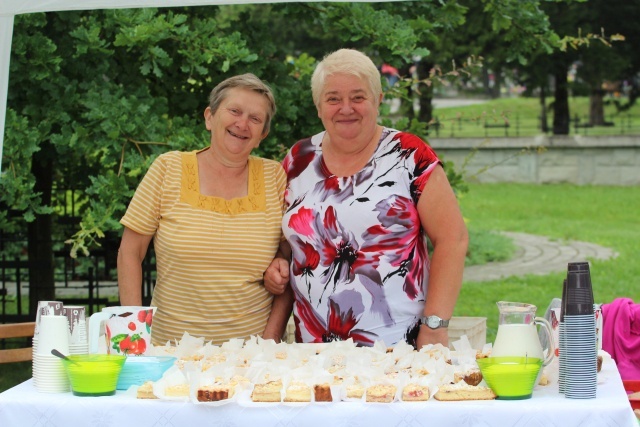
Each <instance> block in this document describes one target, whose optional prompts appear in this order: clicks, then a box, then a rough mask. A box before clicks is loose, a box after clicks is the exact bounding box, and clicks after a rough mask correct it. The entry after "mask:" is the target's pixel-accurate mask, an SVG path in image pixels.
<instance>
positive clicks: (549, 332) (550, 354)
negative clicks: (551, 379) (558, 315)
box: [535, 317, 556, 366]
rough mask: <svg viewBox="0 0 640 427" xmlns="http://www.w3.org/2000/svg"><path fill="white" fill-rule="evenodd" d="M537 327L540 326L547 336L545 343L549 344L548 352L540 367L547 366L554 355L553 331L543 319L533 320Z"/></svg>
mask: <svg viewBox="0 0 640 427" xmlns="http://www.w3.org/2000/svg"><path fill="white" fill-rule="evenodd" d="M535 321H536V323H537V324H538V325H542V327H543V329H544V330H545V333H546V334H547V342H548V343H549V351H548V352H547V357H545V359H544V361H543V362H542V366H547V365H548V364H549V363H551V361H552V360H553V356H555V354H556V343H555V341H554V340H553V329H551V324H550V323H549V321H548V320H547V319H545V318H544V317H536V319H535Z"/></svg>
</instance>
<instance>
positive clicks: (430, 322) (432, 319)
mask: <svg viewBox="0 0 640 427" xmlns="http://www.w3.org/2000/svg"><path fill="white" fill-rule="evenodd" d="M427 326H428V327H430V328H437V327H438V326H440V319H439V318H438V317H437V316H429V317H427Z"/></svg>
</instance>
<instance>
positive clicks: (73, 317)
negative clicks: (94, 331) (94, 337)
mask: <svg viewBox="0 0 640 427" xmlns="http://www.w3.org/2000/svg"><path fill="white" fill-rule="evenodd" d="M85 313H86V308H85V306H83V305H65V306H64V315H65V316H66V317H67V320H68V322H69V354H87V353H89V340H88V337H87V318H86V314H85Z"/></svg>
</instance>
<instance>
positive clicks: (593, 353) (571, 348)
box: [560, 263, 598, 399]
mask: <svg viewBox="0 0 640 427" xmlns="http://www.w3.org/2000/svg"><path fill="white" fill-rule="evenodd" d="M566 283H567V284H566V292H564V294H565V301H563V304H562V307H563V310H564V315H562V313H561V318H562V319H563V323H564V334H563V335H564V337H563V338H562V341H563V347H561V348H560V354H561V355H562V353H564V356H561V357H560V366H562V365H563V364H564V367H563V368H561V372H563V373H564V380H563V383H564V386H563V388H564V395H565V397H567V398H570V399H593V398H595V397H596V390H597V378H596V377H597V356H598V351H597V343H596V322H595V314H594V306H593V288H592V286H591V275H590V271H589V264H588V263H569V266H568V272H567V281H566ZM560 332H561V334H562V329H561V330H560Z"/></svg>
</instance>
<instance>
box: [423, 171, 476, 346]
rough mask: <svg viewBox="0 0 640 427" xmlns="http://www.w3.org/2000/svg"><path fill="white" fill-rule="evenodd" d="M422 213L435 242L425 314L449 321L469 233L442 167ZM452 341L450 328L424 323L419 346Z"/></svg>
mask: <svg viewBox="0 0 640 427" xmlns="http://www.w3.org/2000/svg"><path fill="white" fill-rule="evenodd" d="M418 213H419V215H420V222H421V223H422V226H423V228H424V229H425V232H426V233H427V236H428V237H429V239H430V240H431V243H432V244H433V255H432V258H431V266H430V270H429V287H428V289H427V299H426V302H425V306H424V311H423V314H424V315H425V316H431V315H436V316H439V317H441V318H442V319H445V320H448V319H450V318H451V316H452V315H453V309H454V308H455V305H456V302H457V300H458V295H459V293H460V288H461V287H462V273H463V270H464V260H465V257H466V254H467V247H468V244H469V235H468V233H467V227H466V225H465V223H464V219H463V217H462V213H461V212H460V207H459V206H458V201H457V199H456V196H455V194H454V192H453V189H452V188H451V185H450V184H449V181H448V180H447V175H446V173H445V171H444V169H443V168H442V167H436V168H435V169H434V170H433V172H432V173H431V176H430V177H429V180H428V181H427V183H426V184H425V187H424V189H423V191H422V196H420V200H419V201H418ZM435 343H441V344H443V345H445V346H447V345H448V343H449V336H448V330H447V328H439V329H430V328H429V327H428V326H425V325H422V326H420V332H419V334H418V340H417V347H418V349H419V348H420V347H422V346H423V345H425V344H435Z"/></svg>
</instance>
